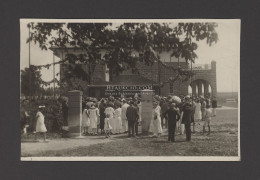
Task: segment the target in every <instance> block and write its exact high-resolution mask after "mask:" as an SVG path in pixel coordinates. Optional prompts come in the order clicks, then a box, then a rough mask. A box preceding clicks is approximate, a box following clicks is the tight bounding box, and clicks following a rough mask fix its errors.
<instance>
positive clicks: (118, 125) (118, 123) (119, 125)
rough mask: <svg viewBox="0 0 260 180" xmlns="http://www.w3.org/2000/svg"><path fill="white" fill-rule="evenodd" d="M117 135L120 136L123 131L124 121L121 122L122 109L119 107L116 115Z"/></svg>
mask: <svg viewBox="0 0 260 180" xmlns="http://www.w3.org/2000/svg"><path fill="white" fill-rule="evenodd" d="M114 116H115V117H114V121H115V133H116V134H119V133H120V131H121V129H122V121H121V108H120V106H119V105H116V110H115V115H114Z"/></svg>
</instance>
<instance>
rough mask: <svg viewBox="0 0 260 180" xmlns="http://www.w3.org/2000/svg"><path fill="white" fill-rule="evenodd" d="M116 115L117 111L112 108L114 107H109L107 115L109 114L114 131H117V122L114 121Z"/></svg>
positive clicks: (106, 110) (106, 111)
mask: <svg viewBox="0 0 260 180" xmlns="http://www.w3.org/2000/svg"><path fill="white" fill-rule="evenodd" d="M114 113H115V110H114V109H113V108H112V107H107V108H106V109H105V114H106V115H107V114H109V115H110V116H109V122H110V125H111V127H112V131H113V130H114V129H115V120H114Z"/></svg>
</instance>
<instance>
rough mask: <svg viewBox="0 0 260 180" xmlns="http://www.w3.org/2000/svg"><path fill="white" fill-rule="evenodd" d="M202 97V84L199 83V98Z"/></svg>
mask: <svg viewBox="0 0 260 180" xmlns="http://www.w3.org/2000/svg"><path fill="white" fill-rule="evenodd" d="M201 95H202V82H201V81H198V96H201Z"/></svg>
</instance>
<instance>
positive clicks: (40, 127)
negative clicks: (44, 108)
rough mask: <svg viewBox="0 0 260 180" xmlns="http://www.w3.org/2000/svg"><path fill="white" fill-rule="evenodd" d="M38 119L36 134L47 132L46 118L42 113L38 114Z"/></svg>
mask: <svg viewBox="0 0 260 180" xmlns="http://www.w3.org/2000/svg"><path fill="white" fill-rule="evenodd" d="M36 119H37V122H36V132H47V129H46V126H45V124H44V116H43V114H42V113H41V112H40V111H38V112H37V113H36Z"/></svg>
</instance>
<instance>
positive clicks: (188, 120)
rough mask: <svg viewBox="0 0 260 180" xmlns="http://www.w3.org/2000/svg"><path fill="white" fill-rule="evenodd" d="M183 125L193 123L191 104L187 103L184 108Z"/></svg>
mask: <svg viewBox="0 0 260 180" xmlns="http://www.w3.org/2000/svg"><path fill="white" fill-rule="evenodd" d="M182 112H183V116H182V123H183V124H187V123H191V116H192V105H191V104H189V103H185V104H184V105H183V107H182Z"/></svg>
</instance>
